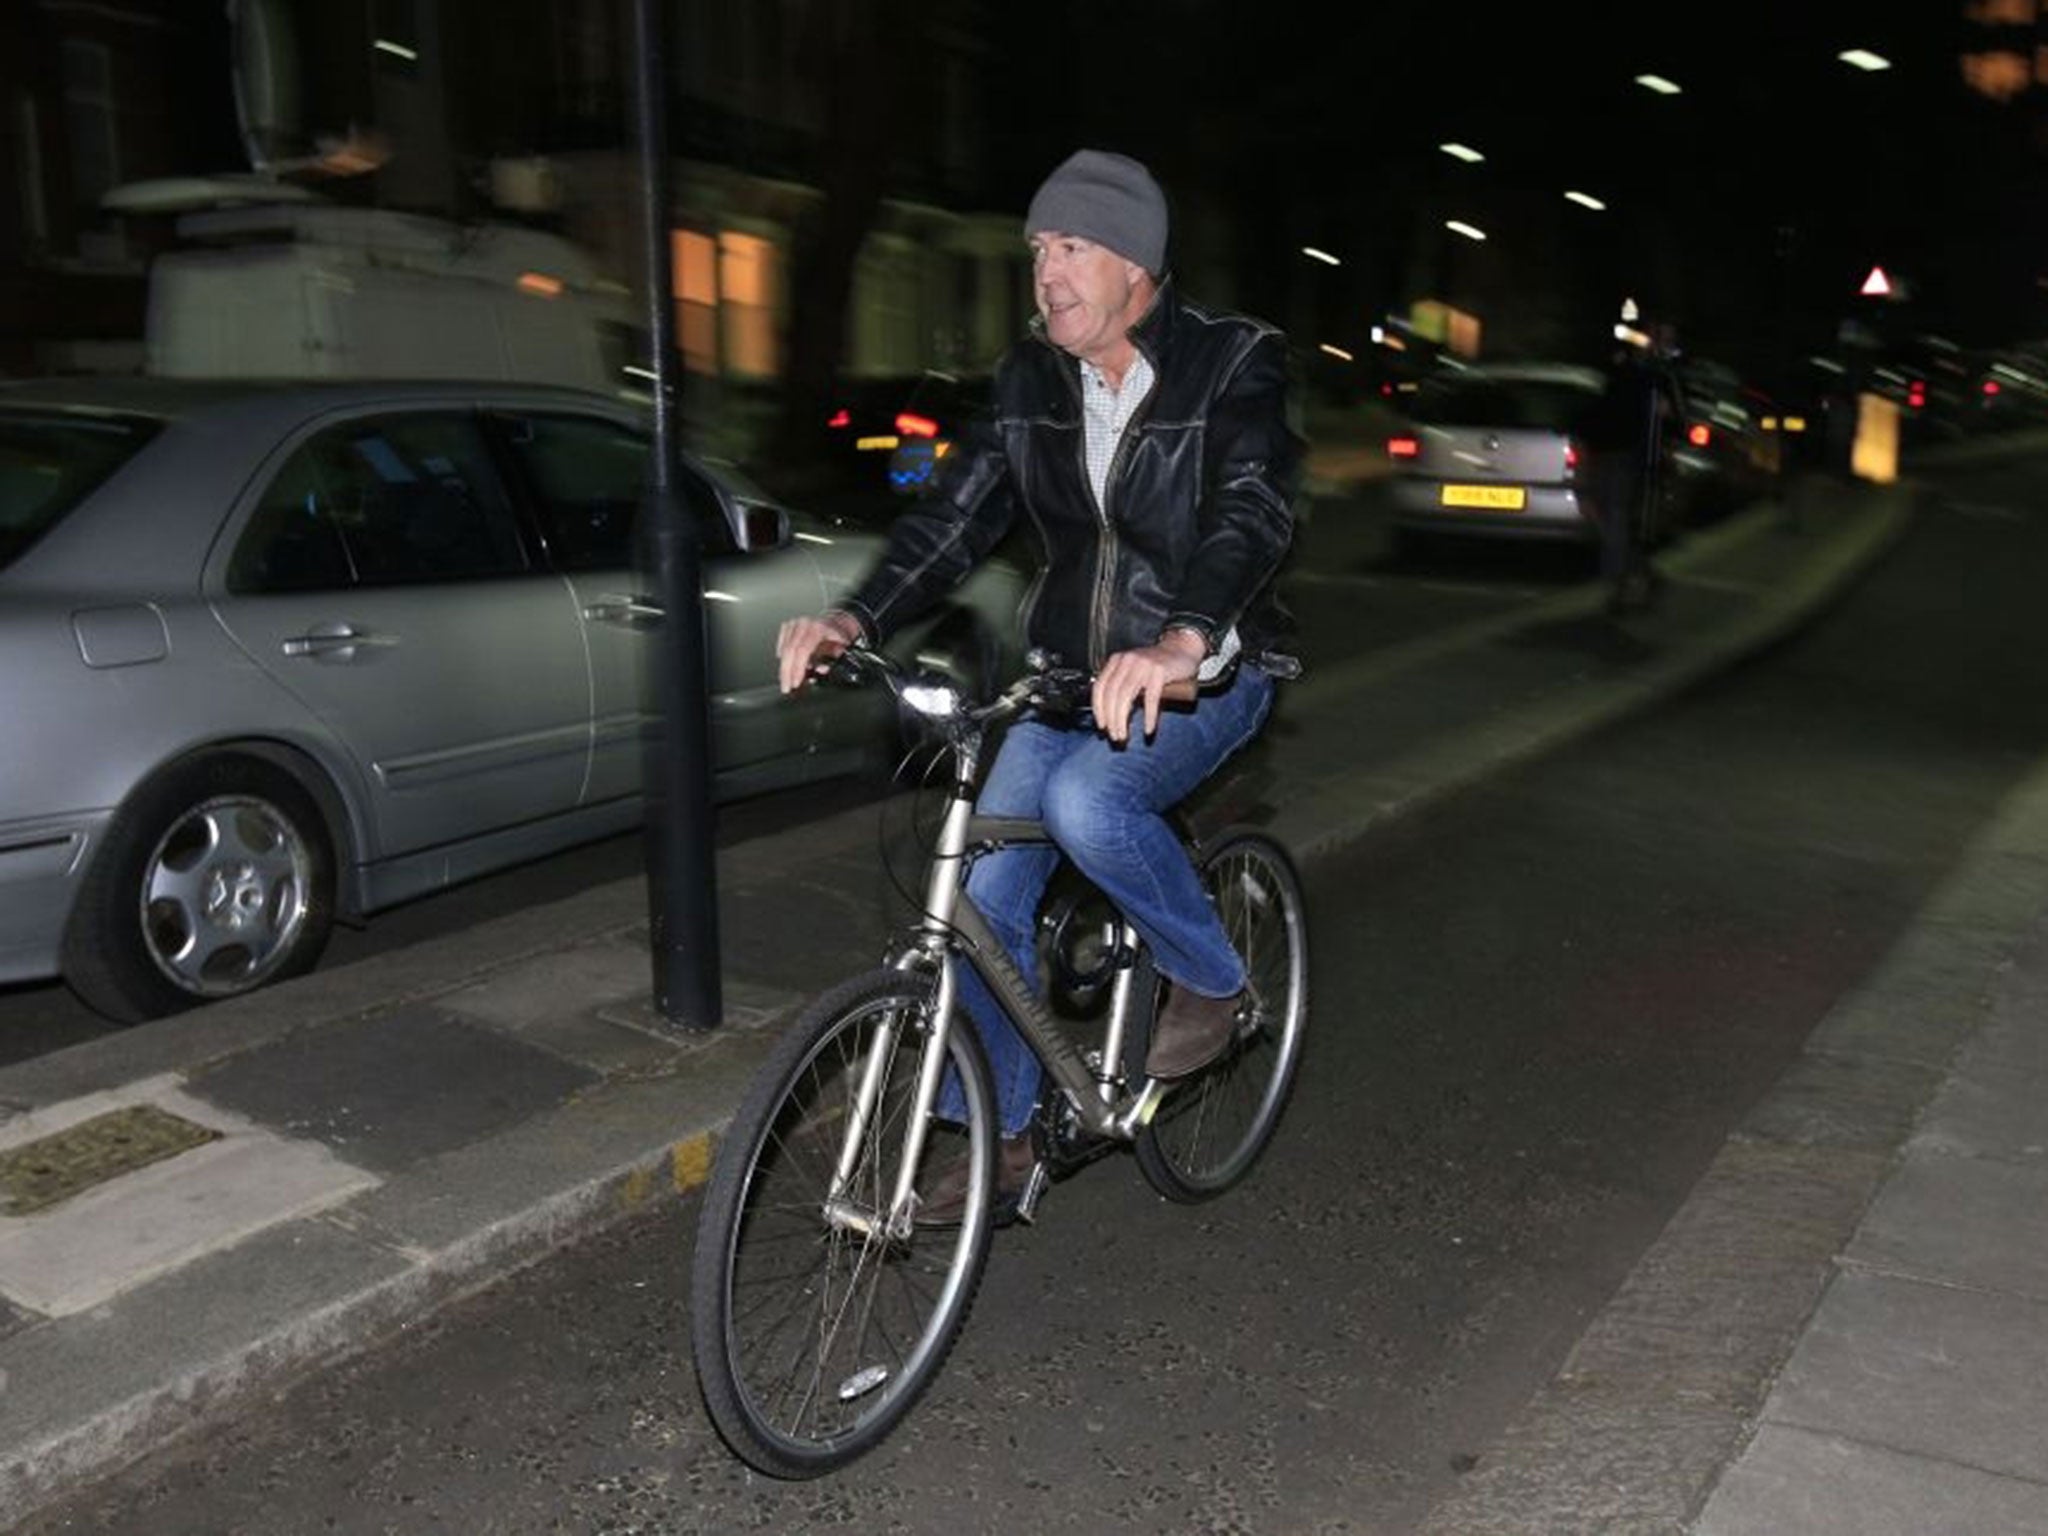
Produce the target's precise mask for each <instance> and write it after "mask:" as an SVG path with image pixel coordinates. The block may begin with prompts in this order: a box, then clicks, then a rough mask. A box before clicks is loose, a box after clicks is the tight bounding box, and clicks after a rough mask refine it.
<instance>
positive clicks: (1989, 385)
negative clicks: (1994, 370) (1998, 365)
mask: <svg viewBox="0 0 2048 1536" xmlns="http://www.w3.org/2000/svg"><path fill="white" fill-rule="evenodd" d="M1984 393H1985V394H1987V395H1995V394H1997V393H1998V380H1996V379H1986V380H1985V381H1984Z"/></svg>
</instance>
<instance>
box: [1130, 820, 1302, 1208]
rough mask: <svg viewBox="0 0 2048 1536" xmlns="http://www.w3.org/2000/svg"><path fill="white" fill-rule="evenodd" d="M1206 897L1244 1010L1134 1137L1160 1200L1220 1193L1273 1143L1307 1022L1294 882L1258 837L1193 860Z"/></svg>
mask: <svg viewBox="0 0 2048 1536" xmlns="http://www.w3.org/2000/svg"><path fill="white" fill-rule="evenodd" d="M1201 869H1202V881H1203V883H1204V884H1205V885H1206V886H1207V887H1208V888H1209V899H1210V900H1211V901H1212V902H1213V903H1214V904H1215V907H1216V911H1217V915H1218V916H1220V917H1221V918H1222V919H1223V927H1224V929H1225V931H1226V932H1228V933H1229V935H1230V940H1231V943H1232V944H1234V945H1235V946H1236V948H1237V952H1238V954H1239V955H1240V956H1242V957H1243V959H1244V963H1245V968H1246V971H1247V981H1246V990H1247V993H1248V1006H1247V1008H1246V1010H1245V1013H1246V1016H1245V1020H1244V1022H1243V1023H1242V1024H1241V1025H1239V1027H1238V1032H1237V1038H1236V1039H1235V1040H1234V1041H1233V1042H1232V1044H1231V1047H1230V1049H1229V1050H1228V1051H1227V1052H1226V1053H1225V1054H1224V1055H1223V1056H1222V1057H1221V1058H1220V1059H1219V1060H1218V1061H1217V1062H1216V1063H1215V1064H1214V1065H1212V1066H1210V1067H1207V1068H1204V1069H1203V1070H1202V1071H1201V1072H1198V1073H1196V1074H1195V1075H1194V1076H1193V1077H1190V1078H1187V1079H1186V1080H1184V1081H1183V1082H1181V1083H1179V1084H1177V1085H1175V1087H1174V1088H1173V1089H1172V1091H1171V1092H1169V1093H1168V1094H1167V1096H1166V1098H1165V1100H1164V1102H1162V1103H1161V1104H1160V1106H1159V1109H1158V1112H1157V1113H1156V1114H1154V1115H1153V1117H1152V1123H1151V1124H1150V1125H1148V1126H1146V1127H1145V1128H1144V1129H1143V1130H1142V1131H1140V1132H1139V1133H1138V1137H1137V1144H1136V1152H1137V1155H1138V1166H1139V1167H1140V1168H1141V1169H1143V1170H1144V1173H1145V1178H1146V1179H1147V1180H1148V1181H1149V1182H1150V1183H1151V1185H1152V1187H1153V1188H1154V1189H1156V1190H1158V1191H1159V1193H1160V1194H1162V1195H1164V1196H1166V1198H1167V1199H1169V1200H1179V1201H1183V1202H1193V1201H1198V1200H1208V1199H1211V1198H1213V1197H1214V1196H1216V1195H1220V1194H1221V1193H1223V1191H1224V1190H1226V1189H1228V1188H1230V1186H1231V1185H1233V1184H1235V1183H1236V1182H1237V1181H1238V1180H1239V1179H1241V1178H1243V1177H1244V1176H1245V1174H1246V1173H1248V1172H1249V1171H1250V1170H1251V1166H1252V1164H1253V1163H1255V1162H1257V1161H1258V1157H1259V1154H1260V1153H1261V1152H1263V1151H1264V1150H1265V1149H1266V1143H1267V1142H1269V1141H1271V1140H1272V1138H1273V1132H1274V1130H1275V1129H1276V1128H1277V1127H1278V1126H1279V1124H1280V1116H1281V1114H1282V1113H1283V1112H1284V1111H1285V1109H1286V1107H1287V1095H1288V1093H1289V1091H1290V1090H1291V1089H1292V1087H1293V1085H1294V1073H1295V1068H1296V1067H1297V1066H1298V1065H1299V1064H1300V1060H1301V1039H1302V1032H1303V1030H1304V1029H1306V1028H1307V1026H1308V924H1307V917H1306V911H1305V908H1304V905H1303V902H1302V896H1301V878H1300V876H1299V875H1297V874H1296V873H1295V871H1294V862H1293V860H1291V859H1290V858H1288V856H1287V851H1286V850H1285V849H1284V848H1282V847H1281V846H1280V845H1279V844H1278V843H1277V842H1275V841H1274V840H1273V839H1272V838H1270V837H1268V836H1266V834H1264V833H1263V832H1250V831H1240V832H1230V833H1226V834H1225V835H1224V836H1222V837H1221V838H1219V839H1218V840H1217V841H1216V843H1215V844H1214V845H1213V846H1212V847H1211V848H1210V849H1209V851H1208V852H1207V853H1206V855H1205V856H1204V857H1203V859H1202V864H1201Z"/></svg>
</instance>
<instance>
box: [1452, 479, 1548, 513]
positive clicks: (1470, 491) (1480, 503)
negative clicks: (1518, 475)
mask: <svg viewBox="0 0 2048 1536" xmlns="http://www.w3.org/2000/svg"><path fill="white" fill-rule="evenodd" d="M1443 504H1444V505H1445V506H1447V507H1487V508H1489V509H1491V510H1492V511H1495V512H1519V511H1521V510H1522V508H1524V507H1525V506H1527V505H1528V504H1529V493H1528V492H1527V491H1525V490H1523V489H1522V487H1521V486H1519V485H1447V486H1445V487H1444V491H1443Z"/></svg>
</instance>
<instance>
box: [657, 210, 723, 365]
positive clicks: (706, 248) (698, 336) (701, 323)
mask: <svg viewBox="0 0 2048 1536" xmlns="http://www.w3.org/2000/svg"><path fill="white" fill-rule="evenodd" d="M669 259H670V261H672V262H673V263H674V265H675V297H676V345H677V346H678V347H680V348H681V349H682V353H683V366H684V367H685V368H688V369H689V370H690V371H691V372H693V373H711V374H715V373H717V372H718V265H717V262H718V247H717V246H716V245H715V244H713V243H712V239H711V237H710V236H709V235H700V234H698V233H696V232H695V231H694V230H688V229H678V230H676V231H674V232H673V233H672V235H671V236H670V256H669Z"/></svg>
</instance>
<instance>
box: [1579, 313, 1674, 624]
mask: <svg viewBox="0 0 2048 1536" xmlns="http://www.w3.org/2000/svg"><path fill="white" fill-rule="evenodd" d="M1675 417H1676V403H1675V401H1673V399H1672V398H1671V387H1670V384H1669V381H1668V380H1667V379H1666V378H1665V377H1664V375H1663V372H1662V370H1661V369H1659V368H1658V367H1657V365H1656V364H1655V362H1654V361H1653V360H1652V359H1651V358H1649V357H1648V356H1647V355H1645V353H1644V352H1643V351H1642V350H1641V349H1640V348H1637V347H1632V346H1626V345H1624V346H1620V347H1617V348H1616V349H1615V352H1614V356H1613V358H1612V360H1611V362H1610V366H1609V368H1608V371H1607V381H1606V387H1605V388H1604V389H1603V390H1602V391H1601V395H1600V402H1599V404H1598V405H1597V406H1596V407H1595V408H1594V411H1593V414H1592V416H1591V418H1590V419H1589V420H1588V421H1587V423H1586V427H1585V430H1584V431H1583V432H1582V433H1581V434H1580V436H1581V440H1582V441H1583V442H1584V443H1585V445H1586V449H1587V452H1588V455H1589V456H1590V458H1591V459H1592V464H1591V469H1592V474H1591V475H1590V477H1589V479H1590V484H1591V488H1592V491H1593V512H1594V515H1595V516H1596V517H1598V518H1599V520H1600V578H1601V580H1602V581H1603V582H1605V583H1606V584H1607V588H1608V596H1607V611H1608V612H1609V613H1620V612H1623V611H1625V610H1628V609H1637V608H1646V607H1648V606H1649V604H1650V601H1651V599H1652V598H1654V597H1655V595H1656V590H1657V586H1658V583H1659V581H1660V579H1661V578H1660V577H1659V576H1658V574H1657V571H1656V567H1655V565H1654V563H1653V562H1652V560H1651V558H1650V548H1651V545H1652V542H1653V541H1654V539H1655V537H1656V535H1657V534H1658V532H1659V531H1660V530H1659V526H1658V524H1659V510H1660V508H1661V506H1662V504H1663V492H1664V487H1663V469H1664V439H1665V434H1666V433H1667V431H1668V430H1669V424H1670V422H1671V421H1672V420H1674V419H1675Z"/></svg>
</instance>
